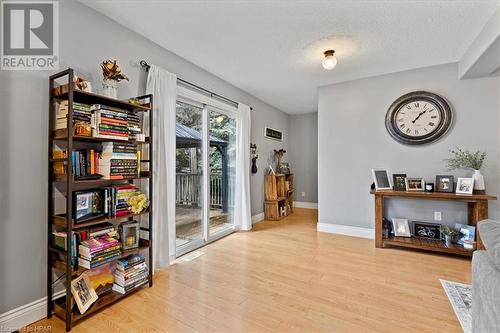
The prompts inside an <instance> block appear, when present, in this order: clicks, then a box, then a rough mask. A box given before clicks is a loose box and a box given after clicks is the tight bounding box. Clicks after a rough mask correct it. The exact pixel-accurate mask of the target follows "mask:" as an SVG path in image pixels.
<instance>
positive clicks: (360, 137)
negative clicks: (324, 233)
mask: <svg viewBox="0 0 500 333" xmlns="http://www.w3.org/2000/svg"><path fill="white" fill-rule="evenodd" d="M413 90H428V91H432V92H435V93H438V94H440V95H442V96H444V97H445V98H447V99H448V100H449V102H450V103H451V105H452V106H453V108H454V111H455V115H456V122H455V125H454V127H453V128H452V129H451V131H449V133H448V134H447V136H446V137H444V138H442V139H441V140H440V141H438V142H436V143H433V144H430V145H426V146H420V147H409V146H404V145H401V144H399V143H397V142H395V141H394V140H393V139H391V137H390V136H389V135H388V133H387V132H386V129H385V126H384V117H385V113H386V111H387V108H388V107H389V105H390V104H391V103H392V102H393V101H394V100H395V99H396V98H398V97H399V96H401V95H402V94H404V93H407V92H409V91H413ZM499 95H500V79H499V78H498V77H496V78H481V79H468V80H458V79H457V66H456V64H448V65H441V66H434V67H428V68H423V69H417V70H411V71H405V72H399V73H395V74H389V75H384V76H377V77H372V78H367V79H361V80H355V81H351V82H345V83H340V84H335V85H330V86H325V87H321V88H320V89H319V110H318V113H319V114H318V124H319V125H318V127H319V128H318V137H319V151H321V154H319V162H318V165H319V175H318V176H319V179H320V180H321V181H320V182H319V221H320V222H323V223H334V224H341V225H348V226H357V227H365V228H373V217H374V214H373V197H372V196H371V195H370V194H369V193H368V192H369V188H370V184H371V183H372V177H371V172H370V170H371V169H372V168H386V169H388V170H389V172H390V173H406V174H407V175H408V176H409V177H425V179H426V181H433V180H434V179H435V175H437V174H454V175H455V176H470V175H471V174H472V173H471V172H470V171H465V170H458V171H452V172H450V171H447V170H446V166H445V162H443V159H444V158H446V157H448V156H449V153H448V150H449V149H450V148H453V147H455V146H460V147H465V148H470V149H483V150H486V151H487V153H488V157H487V160H486V166H485V168H484V170H483V174H484V176H485V180H486V186H487V192H488V193H491V194H494V195H498V194H499V125H498V124H499V122H498V117H499V114H498V113H499V109H500V99H499ZM434 211H441V212H443V221H444V222H450V223H451V222H465V221H466V219H467V215H466V210H465V206H464V205H462V204H450V203H443V202H433V203H432V204H430V203H428V202H426V203H424V202H418V201H410V200H401V201H392V202H391V204H390V205H389V208H388V212H386V216H388V217H389V218H391V217H406V218H410V219H417V220H423V221H432V220H433V216H434V215H433V212H434ZM489 213H490V217H496V218H499V217H500V212H499V205H498V203H497V202H493V203H490V210H489Z"/></svg>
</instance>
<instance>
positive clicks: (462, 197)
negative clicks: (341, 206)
mask: <svg viewBox="0 0 500 333" xmlns="http://www.w3.org/2000/svg"><path fill="white" fill-rule="evenodd" d="M370 193H371V194H374V195H379V196H383V197H399V198H416V199H428V200H454V201H465V202H473V201H480V200H496V199H497V197H496V196H494V195H488V194H471V195H467V194H456V193H446V192H423V191H419V192H417V191H415V192H413V191H410V192H406V191H392V190H387V191H375V190H371V191H370Z"/></svg>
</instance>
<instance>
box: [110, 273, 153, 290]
mask: <svg viewBox="0 0 500 333" xmlns="http://www.w3.org/2000/svg"><path fill="white" fill-rule="evenodd" d="M148 281H149V275H148V276H146V277H145V278H143V279H142V280H139V281H136V282H134V283H133V284H131V285H129V286H127V287H122V286H120V285H119V284H116V283H114V284H113V291H116V292H117V293H120V294H126V293H128V292H131V291H132V290H134V289H137V288H139V287H140V286H142V285H144V284H146V282H148Z"/></svg>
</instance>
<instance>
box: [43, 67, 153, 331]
mask: <svg viewBox="0 0 500 333" xmlns="http://www.w3.org/2000/svg"><path fill="white" fill-rule="evenodd" d="M73 74H74V72H73V69H71V68H68V69H66V70H64V71H62V72H59V73H57V74H54V75H52V76H50V78H49V126H48V162H49V163H48V164H49V165H48V196H47V197H48V211H47V214H48V215H47V226H48V228H47V317H48V318H51V317H52V315H53V314H55V315H56V316H57V317H59V318H61V319H62V320H64V321H65V323H66V331H68V332H69V331H70V330H71V328H72V327H73V325H74V324H75V323H76V322H77V321H79V320H81V319H83V318H85V317H87V316H89V315H91V314H94V313H96V312H98V311H99V310H100V309H102V308H105V307H107V306H108V305H110V304H112V303H114V302H116V301H118V300H120V299H122V298H124V297H127V296H129V295H130V294H132V293H134V292H135V291H137V290H139V289H142V286H141V287H139V288H137V289H134V290H133V291H131V292H129V293H126V294H119V293H116V292H114V291H110V292H108V293H106V294H103V295H101V296H99V299H98V300H97V301H96V302H95V303H94V304H92V306H91V307H90V308H89V309H88V310H87V311H86V312H85V313H84V314H80V313H79V312H78V309H75V307H74V301H73V295H72V294H71V281H72V279H73V278H74V277H76V276H79V275H80V274H82V273H83V272H84V271H86V269H83V268H81V267H77V268H76V269H75V268H74V267H73V266H72V265H71V242H72V234H73V231H74V230H78V229H81V228H86V227H90V226H93V225H99V224H102V223H105V222H110V223H113V224H115V225H118V224H120V223H122V222H126V221H131V220H133V219H134V218H137V217H138V216H148V225H147V227H141V230H142V231H144V232H147V234H148V237H147V239H141V243H140V244H139V247H138V248H136V249H132V250H126V251H122V257H125V256H127V255H129V254H132V253H137V252H146V251H147V254H148V259H147V260H148V264H149V284H145V285H149V287H152V286H153V278H152V276H153V275H152V269H153V239H152V237H153V218H152V212H153V209H154V207H153V205H152V202H153V194H154V191H153V177H152V176H153V165H152V163H151V158H152V156H153V114H152V112H151V110H152V109H153V96H152V95H144V96H139V97H137V98H138V99H139V100H141V101H147V102H146V103H144V104H142V105H135V104H131V103H128V102H127V101H122V100H118V99H113V98H108V97H105V96H101V95H98V94H94V93H88V92H83V91H80V90H77V89H75V88H74V84H73ZM65 77H67V81H66V80H65ZM56 81H59V82H56ZM61 82H62V83H61ZM62 100H68V116H67V126H66V130H57V131H56V130H55V129H54V128H55V119H56V118H55V117H56V115H55V110H56V109H55V105H56V102H58V101H62ZM73 102H80V103H86V104H103V105H107V106H111V107H116V108H120V109H124V110H127V111H128V112H149V124H148V126H149V137H147V138H146V141H145V142H138V141H134V140H112V139H103V138H94V137H81V136H75V135H74V131H73ZM99 142H133V143H136V144H137V145H138V146H139V145H141V146H142V145H147V147H148V148H147V151H148V156H149V157H148V158H149V159H147V160H142V159H141V161H138V163H141V165H144V164H147V165H148V166H149V167H148V171H149V172H148V174H144V175H142V174H141V175H140V177H139V175H138V177H135V178H129V179H120V180H107V179H102V180H101V179H99V180H80V181H79V180H75V179H74V177H73V175H72V174H71V172H72V171H71V170H72V159H71V152H72V151H73V149H74V148H75V146H74V143H77V144H78V145H85V144H95V143H99ZM56 144H57V145H58V146H61V145H62V146H63V147H64V148H65V149H66V152H67V153H66V155H67V156H66V157H65V158H63V159H54V158H53V151H54V146H55V145H56ZM55 162H64V163H66V165H67V170H68V171H67V176H66V179H64V180H61V179H56V177H55V175H54V172H53V165H54V163H55ZM141 169H142V167H141ZM145 179H147V180H148V181H147V185H148V187H149V191H148V193H149V194H148V195H149V200H150V202H151V203H150V206H149V209H148V211H147V212H144V213H142V214H138V215H134V214H130V215H126V216H122V217H112V218H106V217H99V218H95V219H92V220H88V221H85V222H84V223H76V222H75V221H74V220H73V218H72V216H73V200H72V197H73V192H74V191H77V190H82V189H92V188H98V187H102V186H109V185H118V184H130V183H134V181H138V180H145ZM55 189H58V190H59V191H60V192H62V193H64V194H65V201H66V213H65V214H63V215H55V214H54V206H55V198H54V193H55ZM54 225H57V226H58V227H59V228H61V227H62V228H63V229H64V231H65V233H66V249H68V251H64V250H62V249H60V248H57V247H55V246H54V245H53V242H52V230H53V226H54ZM56 255H59V256H61V257H63V258H65V260H59V259H57V258H55V256H56ZM55 272H60V273H61V274H60V275H59V276H58V277H57V278H54V273H55ZM56 276H57V275H56ZM68 277H69V278H68ZM59 281H62V282H63V284H64V287H65V297H61V298H58V299H54V297H53V295H54V285H55V283H57V282H59ZM145 285H144V286H145Z"/></svg>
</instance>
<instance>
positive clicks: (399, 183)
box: [392, 173, 406, 191]
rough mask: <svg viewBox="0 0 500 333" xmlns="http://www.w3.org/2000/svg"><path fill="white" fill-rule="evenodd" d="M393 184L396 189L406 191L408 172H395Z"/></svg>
mask: <svg viewBox="0 0 500 333" xmlns="http://www.w3.org/2000/svg"><path fill="white" fill-rule="evenodd" d="M392 184H393V186H394V191H406V174H405V173H393V174H392Z"/></svg>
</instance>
